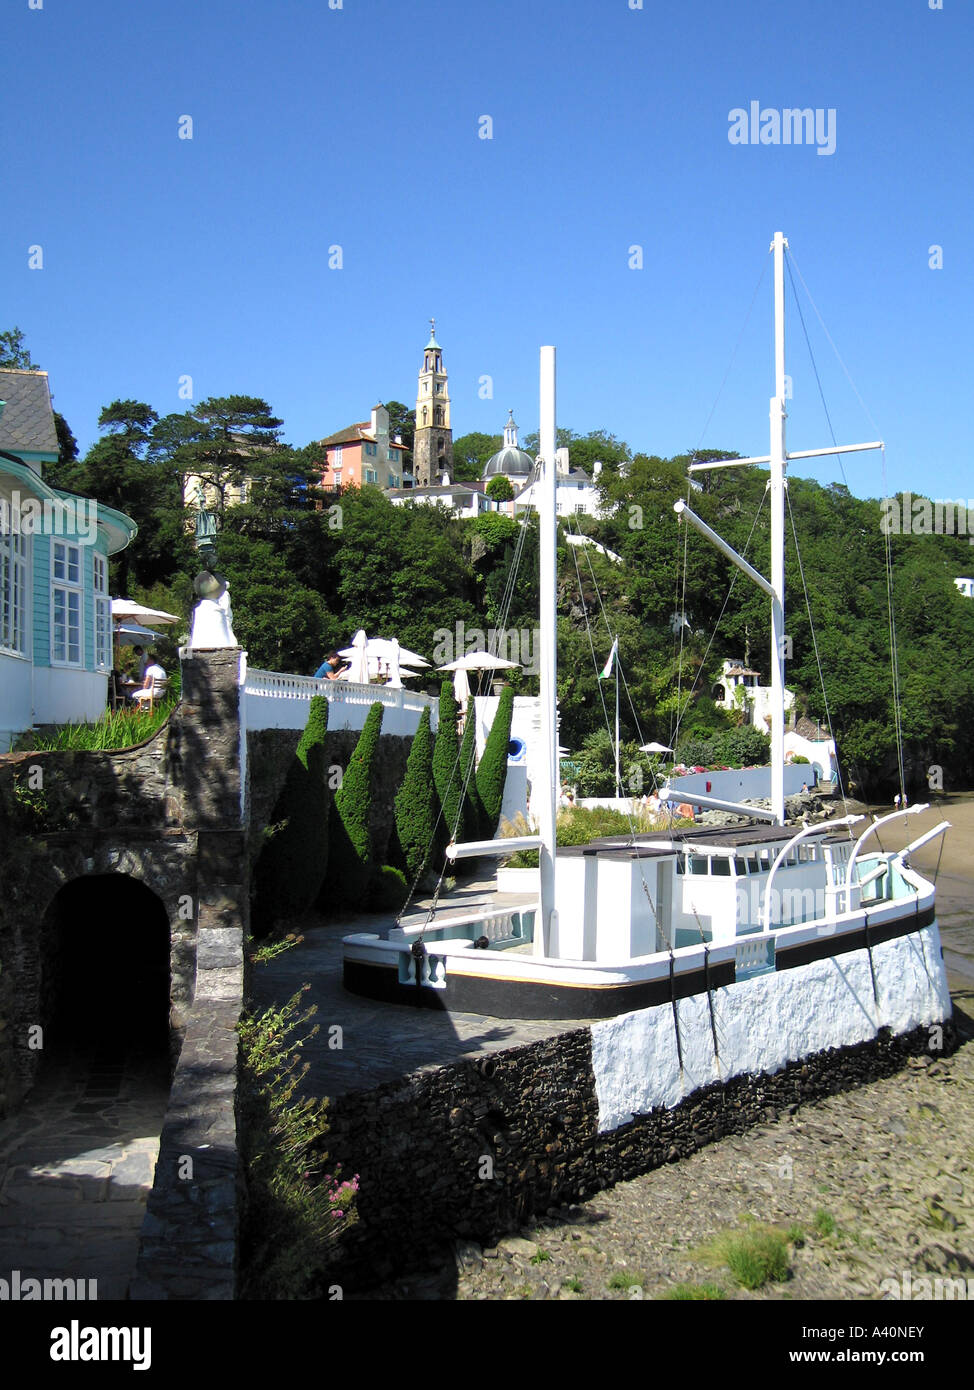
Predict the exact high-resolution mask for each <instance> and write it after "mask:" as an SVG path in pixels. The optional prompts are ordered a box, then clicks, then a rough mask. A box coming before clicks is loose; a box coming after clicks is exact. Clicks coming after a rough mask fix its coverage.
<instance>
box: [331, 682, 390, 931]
mask: <svg viewBox="0 0 974 1390" xmlns="http://www.w3.org/2000/svg"><path fill="white" fill-rule="evenodd" d="M381 729H382V705H381V704H379V702H378V701H376V702H375V704H374V705H373V706H372V708H371V709H370V710H369V713H368V716H367V718H366V720H365V725H364V727H363V729H362V732H361V734H360V735H359V740H358V742H357V743H356V745H355V749H354V751H353V753H352V756H351V757H350V758H349V760H348V767H347V768H346V769H345V775H344V776H343V778H342V784H341V786H340V787H339V789H338V791H337V792H336V793H335V802H334V810H335V814H334V815H333V816H332V818H331V846H330V852H329V853H330V858H329V874H328V879H327V885H326V886H327V889H328V891H327V893H326V900H327V901H328V902H333V901H334V902H338V903H343V904H347V905H352V906H356V907H360V906H361V905H362V904H363V903H365V902H366V901H367V900H368V894H369V887H370V882H371V879H372V873H373V863H372V831H371V814H372V767H373V762H374V760H375V751H376V748H377V747H378V743H379V734H380V732H381Z"/></svg>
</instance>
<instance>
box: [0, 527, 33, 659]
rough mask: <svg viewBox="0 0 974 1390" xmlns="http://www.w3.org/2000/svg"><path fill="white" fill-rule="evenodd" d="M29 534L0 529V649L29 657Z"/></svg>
mask: <svg viewBox="0 0 974 1390" xmlns="http://www.w3.org/2000/svg"><path fill="white" fill-rule="evenodd" d="M29 544H30V537H29V536H22V535H20V534H18V533H16V532H13V531H11V532H9V533H7V534H5V533H4V532H2V531H0V649H2V650H3V651H5V652H12V653H13V654H14V655H16V656H28V655H29V652H28V648H27V592H28V590H27V585H28V576H29V574H30V560H29V551H28V546H29Z"/></svg>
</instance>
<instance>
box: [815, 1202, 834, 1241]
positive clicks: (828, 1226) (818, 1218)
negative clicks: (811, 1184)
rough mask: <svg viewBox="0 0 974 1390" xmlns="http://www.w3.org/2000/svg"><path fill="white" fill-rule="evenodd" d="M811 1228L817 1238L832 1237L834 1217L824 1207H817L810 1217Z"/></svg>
mask: <svg viewBox="0 0 974 1390" xmlns="http://www.w3.org/2000/svg"><path fill="white" fill-rule="evenodd" d="M812 1228H813V1229H814V1231H815V1234H816V1235H817V1236H834V1235H835V1229H836V1228H835V1217H834V1216H833V1215H832V1214H831V1212H827V1211H826V1210H825V1208H824V1207H818V1208H816V1211H815V1215H814V1216H813V1217H812Z"/></svg>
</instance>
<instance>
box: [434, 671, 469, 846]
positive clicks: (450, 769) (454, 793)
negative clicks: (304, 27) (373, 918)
mask: <svg viewBox="0 0 974 1390" xmlns="http://www.w3.org/2000/svg"><path fill="white" fill-rule="evenodd" d="M459 713H460V707H459V705H458V704H457V702H456V700H455V699H454V697H453V682H452V681H449V680H445V681H444V682H443V686H442V688H441V690H440V722H439V726H438V728H437V731H436V744H435V746H434V748H433V781H434V782H435V784H436V795H437V797H438V798H439V803H440V808H441V810H442V812H443V824H442V826H441V835H440V838H441V839H442V841H443V843H444V844H445V843H446V842H447V841H449V840H452V839H453V836H454V834H455V833H456V830H457V822H458V821H459V819H460V813H461V808H462V804H463V778H462V777H461V775H460V740H459V738H458V736H457V716H458V714H459ZM461 829H462V827H461Z"/></svg>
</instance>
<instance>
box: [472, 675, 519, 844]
mask: <svg viewBox="0 0 974 1390" xmlns="http://www.w3.org/2000/svg"><path fill="white" fill-rule="evenodd" d="M513 714H514V690H513V687H512V686H509V685H505V687H504V689H503V690H502V691H501V694H500V699H499V700H498V701H497V709H496V711H495V713H494V722H493V723H492V724H491V726H490V733H489V734H488V735H487V742H486V744H485V745H484V752H483V756H482V757H481V759H480V766H479V767H478V768H477V791H478V793H479V795H480V802H481V805H482V806H483V816H484V818H483V820H482V821H481V826H480V833H481V836H482V837H483V839H485V840H492V839H493V838H494V835H495V834H496V833H497V824H498V821H499V820H500V818H501V805H502V803H503V801H504V784H505V782H506V781H507V752H508V747H509V745H510V741H511V718H512V716H513Z"/></svg>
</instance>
